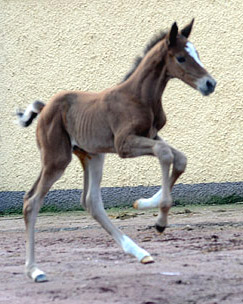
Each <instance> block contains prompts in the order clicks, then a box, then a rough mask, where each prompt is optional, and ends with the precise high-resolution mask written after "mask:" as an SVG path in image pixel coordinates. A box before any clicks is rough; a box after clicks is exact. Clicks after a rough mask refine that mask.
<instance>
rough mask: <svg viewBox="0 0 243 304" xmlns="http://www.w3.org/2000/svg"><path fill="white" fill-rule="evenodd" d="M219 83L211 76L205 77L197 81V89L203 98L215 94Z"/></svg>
mask: <svg viewBox="0 0 243 304" xmlns="http://www.w3.org/2000/svg"><path fill="white" fill-rule="evenodd" d="M216 84H217V82H216V81H215V80H214V79H213V78H212V77H211V76H204V77H202V78H200V79H199V80H198V81H197V89H198V90H199V91H200V92H201V93H202V95H203V96H208V95H210V94H211V93H213V91H214V89H215V87H216Z"/></svg>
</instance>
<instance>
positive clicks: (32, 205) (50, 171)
mask: <svg viewBox="0 0 243 304" xmlns="http://www.w3.org/2000/svg"><path fill="white" fill-rule="evenodd" d="M70 159H71V156H70V157H69V158H67V159H66V161H65V162H63V161H62V164H61V165H60V166H58V164H55V165H54V166H53V164H49V165H45V166H43V169H42V171H41V174H40V176H39V178H38V179H37V181H36V182H35V184H34V186H33V188H32V189H31V190H30V191H29V192H28V193H27V194H26V196H25V198H24V207H23V213H24V220H25V226H26V263H25V272H26V274H27V275H28V276H29V277H30V278H32V279H33V280H34V281H35V282H44V281H46V280H47V278H46V275H45V273H44V272H43V271H42V270H40V269H39V268H38V267H37V265H36V264H35V231H34V229H35V223H36V218H37V214H38V212H39V210H40V207H41V205H42V203H43V200H44V196H45V195H46V193H47V192H48V191H49V189H50V188H51V186H52V185H53V184H54V183H55V182H56V181H57V180H58V179H59V178H60V176H61V175H62V173H63V172H64V170H65V168H66V166H67V165H68V163H69V162H70Z"/></svg>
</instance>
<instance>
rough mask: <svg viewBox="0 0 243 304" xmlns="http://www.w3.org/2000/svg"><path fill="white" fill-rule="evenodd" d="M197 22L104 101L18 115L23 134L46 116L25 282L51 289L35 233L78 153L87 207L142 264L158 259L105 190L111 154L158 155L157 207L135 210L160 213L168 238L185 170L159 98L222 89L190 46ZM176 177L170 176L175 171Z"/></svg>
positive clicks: (54, 105) (167, 41)
mask: <svg viewBox="0 0 243 304" xmlns="http://www.w3.org/2000/svg"><path fill="white" fill-rule="evenodd" d="M192 25H193V20H192V22H191V23H190V24H189V25H187V26H186V27H185V28H184V29H182V30H181V31H178V27H177V25H176V23H174V24H173V25H172V27H171V29H170V30H169V31H168V32H166V33H162V34H161V35H160V36H158V37H156V39H155V40H153V41H152V42H151V43H150V45H149V46H148V47H147V48H146V50H145V52H144V56H143V57H142V58H139V60H138V61H137V64H136V66H135V67H134V69H133V70H132V72H130V73H129V75H128V76H127V77H126V79H125V80H124V81H123V82H122V83H120V84H118V85H116V86H114V87H112V88H110V89H107V90H104V91H102V92H100V93H89V92H80V91H65V92H62V93H59V94H57V95H55V96H54V97H53V98H52V99H51V101H50V102H49V103H48V104H47V105H45V104H44V103H42V102H40V101H36V102H34V103H33V104H32V105H30V106H29V107H28V108H27V109H26V110H25V111H24V112H19V113H18V116H19V122H20V123H21V125H23V126H28V125H30V124H31V122H32V120H33V119H34V118H35V117H36V116H37V115H38V114H39V113H40V112H41V114H40V116H39V119H38V125H37V131H36V134H37V144H38V147H39V150H40V154H41V163H42V168H41V172H40V175H39V177H38V179H37V180H36V182H35V183H34V185H33V187H32V189H31V190H30V191H29V192H28V193H27V194H26V195H25V197H24V206H23V213H24V220H25V225H26V239H27V244H26V264H25V267H26V268H25V269H26V274H27V275H28V276H29V277H30V278H32V279H33V280H34V281H35V282H43V281H46V280H47V278H46V275H45V273H44V272H43V271H42V270H40V269H39V268H38V267H37V265H36V263H35V250H34V242H35V241H34V227H35V223H36V218H37V214H38V211H39V209H40V208H41V205H42V203H43V199H44V196H45V195H46V194H47V192H48V191H49V189H50V188H51V186H52V185H53V184H54V183H55V182H56V181H57V180H58V179H59V178H60V177H61V175H62V174H63V172H64V170H65V169H66V167H67V165H68V164H69V163H70V161H71V159H72V153H74V154H75V155H76V156H77V157H78V158H79V159H80V161H81V163H82V166H83V169H84V186H83V194H82V199H81V204H82V206H83V207H84V208H85V209H86V210H88V211H89V212H90V213H91V215H92V216H93V217H94V218H95V219H96V220H97V221H98V222H99V223H100V225H101V226H102V227H103V228H104V229H105V230H106V231H107V232H108V233H109V234H110V235H111V236H112V237H113V238H114V240H115V241H116V242H117V243H118V244H119V245H120V246H121V247H122V249H123V250H124V252H125V253H128V254H130V255H132V256H134V257H136V258H137V259H138V261H140V262H141V263H144V264H145V263H151V262H153V258H152V257H151V255H150V254H149V253H148V252H147V251H146V250H144V249H142V248H140V247H139V246H138V245H136V244H135V243H134V242H133V241H132V240H131V239H130V238H129V237H128V236H126V235H124V234H123V233H122V232H121V231H120V230H119V229H117V228H116V227H115V226H114V225H113V224H112V222H111V221H110V220H109V218H108V217H107V215H106V212H105V210H104V207H103V203H102V199H101V192H100V182H101V177H102V169H103V162H104V154H105V153H118V155H119V156H120V157H121V158H127V157H137V156H141V155H152V156H156V157H157V158H158V159H159V162H160V165H161V171H162V189H163V191H162V190H160V191H159V192H158V193H157V194H156V199H155V196H154V197H153V199H154V201H153V200H152V201H153V202H152V201H148V202H146V201H144V200H142V199H141V200H138V201H137V202H136V203H135V207H137V208H143V207H145V208H146V207H151V206H158V207H159V215H158V218H157V220H156V228H157V230H158V231H159V232H162V231H163V230H164V229H165V227H166V225H167V215H168V211H169V209H170V207H171V204H172V198H171V189H172V187H173V185H174V184H175V182H176V180H177V179H178V177H179V176H180V175H181V174H182V173H183V172H184V170H185V168H186V157H185V155H184V154H183V153H181V152H179V151H177V150H176V149H174V148H172V147H171V146H169V145H168V144H167V143H166V142H165V141H164V140H163V139H162V138H160V137H159V136H158V131H159V130H160V129H161V128H162V127H163V126H164V125H165V123H166V116H165V113H164V111H163V108H162V104H161V97H162V93H163V91H164V89H165V87H166V84H167V82H168V81H169V79H171V78H179V79H181V80H182V81H183V82H185V83H187V84H188V85H190V86H191V87H193V88H194V89H197V90H199V91H200V92H201V93H202V94H203V95H209V94H210V93H212V92H213V91H214V88H215V86H216V81H215V80H214V79H213V78H212V77H211V76H210V75H209V74H208V72H207V71H206V70H205V69H204V67H203V65H202V63H201V61H200V59H199V57H198V53H197V51H196V50H195V48H194V46H193V45H192V44H191V43H190V42H189V41H188V40H187V38H188V37H189V35H190V32H191V29H192ZM171 166H172V172H171V174H170V167H171Z"/></svg>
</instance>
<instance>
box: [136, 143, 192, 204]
mask: <svg viewBox="0 0 243 304" xmlns="http://www.w3.org/2000/svg"><path fill="white" fill-rule="evenodd" d="M170 148H171V151H172V153H173V156H174V159H173V169H172V173H171V176H170V189H171V190H172V188H173V186H174V184H175V182H176V180H177V179H178V178H179V177H180V175H181V174H182V173H183V172H185V169H186V164H187V158H186V156H185V155H184V154H183V153H182V152H180V151H178V150H176V149H175V148H173V147H171V146H170ZM161 195H162V188H160V189H159V190H158V191H157V192H156V193H155V194H154V195H153V196H152V197H149V198H140V199H138V200H137V201H136V202H135V203H134V204H133V207H134V208H135V209H150V208H157V207H159V204H160V200H161Z"/></svg>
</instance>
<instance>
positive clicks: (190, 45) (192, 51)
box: [185, 41, 203, 67]
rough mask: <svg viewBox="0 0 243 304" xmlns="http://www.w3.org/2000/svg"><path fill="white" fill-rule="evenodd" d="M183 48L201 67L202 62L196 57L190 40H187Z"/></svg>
mask: <svg viewBox="0 0 243 304" xmlns="http://www.w3.org/2000/svg"><path fill="white" fill-rule="evenodd" d="M185 50H186V51H187V52H188V54H189V55H190V56H191V57H192V58H193V59H194V60H195V61H196V62H197V63H198V64H199V65H200V66H201V67H203V64H202V62H201V60H200V59H199V57H198V54H197V51H196V49H195V47H194V45H193V44H192V43H191V42H189V41H188V42H187V43H186V47H185Z"/></svg>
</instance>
